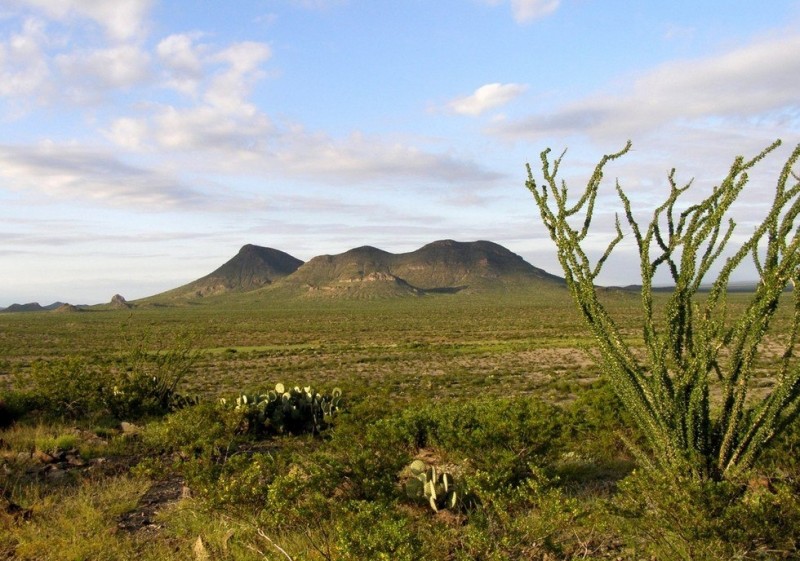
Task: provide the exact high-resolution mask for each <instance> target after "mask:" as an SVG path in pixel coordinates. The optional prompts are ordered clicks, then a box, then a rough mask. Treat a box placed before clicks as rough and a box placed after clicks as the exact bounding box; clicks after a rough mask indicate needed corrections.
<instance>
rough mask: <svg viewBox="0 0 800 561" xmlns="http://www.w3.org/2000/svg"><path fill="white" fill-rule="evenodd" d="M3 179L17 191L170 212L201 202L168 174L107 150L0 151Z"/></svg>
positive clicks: (55, 146) (5, 148)
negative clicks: (137, 164) (118, 156)
mask: <svg viewBox="0 0 800 561" xmlns="http://www.w3.org/2000/svg"><path fill="white" fill-rule="evenodd" d="M0 178H3V183H4V184H5V185H6V186H8V187H9V188H10V189H12V190H15V191H34V192H37V193H42V192H43V193H45V194H47V195H48V196H50V197H55V198H59V199H84V200H90V201H97V202H102V203H104V204H109V205H111V206H121V207H129V206H135V207H144V208H147V209H148V210H166V209H168V208H172V207H176V206H182V207H186V206H189V207H193V206H194V207H196V206H200V205H201V202H202V197H201V194H200V193H199V192H197V191H195V190H193V189H191V188H188V187H186V186H185V185H183V184H181V182H180V181H178V180H176V179H174V178H172V177H169V176H167V175H164V174H160V173H158V172H155V171H152V170H147V169H144V168H139V167H135V166H132V165H130V164H127V163H125V162H123V161H121V160H119V159H118V158H117V157H116V156H114V155H113V154H111V153H109V152H106V151H101V150H92V149H89V148H82V147H76V146H70V145H58V144H54V143H45V144H41V145H38V146H0Z"/></svg>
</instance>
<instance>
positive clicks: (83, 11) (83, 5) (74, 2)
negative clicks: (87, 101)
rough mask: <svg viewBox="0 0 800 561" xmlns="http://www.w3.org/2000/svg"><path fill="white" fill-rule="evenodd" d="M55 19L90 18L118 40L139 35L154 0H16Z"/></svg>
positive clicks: (141, 32) (144, 25)
mask: <svg viewBox="0 0 800 561" xmlns="http://www.w3.org/2000/svg"><path fill="white" fill-rule="evenodd" d="M12 4H16V5H18V6H23V7H30V8H34V9H36V10H39V11H40V12H41V13H43V14H45V15H46V16H47V17H49V18H52V19H56V20H62V21H64V20H69V19H72V18H88V19H90V20H92V21H94V22H96V23H97V24H99V25H100V26H102V27H103V29H104V30H105V32H106V34H107V35H108V36H109V37H110V38H112V39H114V40H117V41H128V40H131V39H136V38H140V37H141V36H142V35H143V34H144V31H145V27H146V18H147V16H148V14H149V12H150V7H151V6H152V4H153V0H13V2H12Z"/></svg>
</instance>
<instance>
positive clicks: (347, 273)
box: [280, 246, 423, 298]
mask: <svg viewBox="0 0 800 561" xmlns="http://www.w3.org/2000/svg"><path fill="white" fill-rule="evenodd" d="M395 258H396V255H394V254H392V253H389V252H386V251H383V250H382V249H378V248H376V247H371V246H362V247H357V248H355V249H351V250H349V251H346V252H344V253H340V254H338V255H320V256H318V257H314V258H313V259H311V260H310V261H308V262H307V263H305V264H303V265H302V266H301V267H299V268H298V269H297V271H295V272H294V273H293V274H292V275H290V276H288V277H286V278H285V279H284V280H283V281H282V282H281V283H280V286H281V287H282V288H284V289H290V290H291V289H294V290H299V291H301V292H303V293H305V294H307V295H309V296H346V297H349V298H387V297H395V296H419V295H421V294H423V291H422V290H420V289H419V288H417V287H414V286H411V285H410V284H409V283H408V282H407V281H405V280H404V279H402V278H399V277H398V276H396V275H394V274H392V272H391V268H392V264H393V262H394V260H395Z"/></svg>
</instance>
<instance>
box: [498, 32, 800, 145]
mask: <svg viewBox="0 0 800 561" xmlns="http://www.w3.org/2000/svg"><path fill="white" fill-rule="evenodd" d="M798 91H800V35H789V36H782V37H779V38H776V39H767V40H762V41H760V42H756V43H753V44H750V45H748V46H745V47H742V48H738V49H736V50H732V51H730V52H727V53H723V54H720V55H717V56H713V57H707V58H703V59H697V60H686V61H679V62H671V63H667V64H664V65H662V66H660V67H658V68H656V69H654V70H652V71H650V72H648V73H646V74H644V75H642V76H640V77H639V78H638V79H636V80H634V81H633V82H632V83H631V85H630V87H629V89H628V92H627V93H623V94H621V95H608V94H602V95H596V96H591V97H587V98H585V99H582V100H579V101H577V102H574V103H571V104H568V105H564V106H562V107H559V108H556V109H555V110H550V111H548V112H547V113H546V114H545V113H542V114H537V115H532V116H530V117H528V118H525V119H522V120H509V121H506V122H504V123H501V124H498V125H496V126H495V127H493V129H492V131H493V132H495V133H497V134H499V135H501V136H506V137H510V138H523V137H525V138H536V137H540V136H543V135H553V134H555V135H569V134H589V135H628V136H630V135H637V134H642V133H644V132H647V131H652V130H654V129H655V128H657V127H660V126H662V125H665V124H667V123H674V122H677V121H681V120H683V121H687V122H691V121H698V120H699V121H702V120H707V119H711V118H723V119H724V118H729V119H740V120H741V119H745V120H746V119H753V118H764V117H768V118H773V119H779V118H781V117H776V115H779V114H781V113H785V114H788V117H786V118H787V119H788V120H789V121H792V120H794V121H795V122H794V126H795V127H796V126H797V125H798V123H797V121H796V113H797V111H798V110H800V98H798V95H797V92H798ZM792 115H794V117H792Z"/></svg>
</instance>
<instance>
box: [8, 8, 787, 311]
mask: <svg viewBox="0 0 800 561" xmlns="http://www.w3.org/2000/svg"><path fill="white" fill-rule="evenodd" d="M0 119H2V121H3V122H2V127H0V208H2V216H3V218H2V220H1V221H0V306H7V305H9V304H11V303H14V302H30V301H39V302H41V303H49V302H52V301H55V300H61V301H67V302H71V303H97V302H105V301H108V300H110V298H111V296H112V295H113V294H115V293H120V294H122V295H124V296H125V297H126V298H128V299H134V298H140V297H144V296H148V295H151V294H155V293H157V292H161V291H163V290H167V289H169V288H173V287H175V286H178V285H181V284H184V283H186V282H189V281H191V280H194V279H196V278H198V277H200V276H203V275H205V274H207V273H208V272H210V271H211V270H213V269H215V268H216V267H217V266H219V265H221V264H222V263H223V262H225V261H226V260H227V259H229V258H230V257H232V256H233V255H235V254H236V252H237V251H238V249H239V247H241V246H242V245H244V244H245V243H254V244H258V245H264V246H268V247H274V248H277V249H280V250H283V251H286V252H288V253H291V254H292V255H294V256H296V257H298V258H300V259H303V260H307V259H310V258H311V257H313V256H315V255H319V254H324V253H331V254H333V253H341V252H343V251H346V250H348V249H350V248H352V247H356V246H359V245H374V246H377V247H380V248H382V249H384V250H387V251H392V252H404V251H411V250H414V249H417V248H418V247H420V246H422V245H424V244H426V243H429V242H431V241H434V240H439V239H446V238H450V239H456V240H460V241H471V240H478V239H488V240H492V241H495V242H497V243H500V244H503V245H504V246H506V247H508V248H509V249H511V250H512V251H514V252H516V253H518V254H520V255H522V256H523V257H524V258H525V259H527V260H528V261H529V262H531V263H533V264H534V265H537V266H539V267H542V268H544V269H546V270H548V271H550V272H553V273H557V274H560V270H559V269H558V264H557V261H556V260H555V253H554V251H553V248H552V244H551V242H550V241H549V239H547V238H546V235H545V232H544V230H543V228H542V226H541V225H540V221H539V219H538V214H537V210H536V208H535V206H534V203H533V201H532V199H531V197H530V194H529V193H528V192H527V191H526V189H525V187H524V181H525V178H526V173H525V163H526V162H531V163H532V164H537V162H538V159H539V153H540V152H541V151H542V150H543V149H544V148H547V147H552V148H553V150H554V152H556V153H560V152H561V151H562V150H563V149H564V148H568V152H567V155H566V157H565V161H564V164H563V168H562V169H563V173H564V177H565V179H566V180H567V181H568V184H569V185H570V186H572V188H573V189H574V192H576V193H577V192H578V191H579V189H580V187H581V185H582V184H583V183H585V181H586V179H587V178H588V176H589V175H590V173H591V168H592V167H593V165H594V163H595V162H596V161H597V160H598V159H599V158H600V157H601V156H602V155H603V154H604V153H607V152H612V151H616V150H618V149H619V148H621V147H622V146H623V145H624V143H625V141H626V140H627V139H631V140H632V141H633V143H634V150H633V152H632V153H631V154H629V155H628V156H626V157H625V158H624V159H623V160H620V161H618V162H615V163H614V164H613V166H611V167H610V168H609V170H608V173H607V176H608V186H607V188H606V189H605V191H604V193H605V194H604V195H603V196H602V197H601V199H600V205H601V206H600V207H599V209H598V222H597V230H596V232H597V234H596V235H595V236H593V237H592V238H591V239H590V240H589V243H590V244H592V247H595V248H597V250H598V251H599V248H601V247H603V245H604V243H605V242H606V241H607V239H608V231H609V230H608V228H609V227H610V224H611V220H612V219H613V215H614V212H615V211H617V210H618V209H619V202H618V201H617V200H616V198H615V195H614V191H613V182H614V180H615V179H618V180H619V181H620V183H621V185H622V186H623V187H624V188H625V189H626V190H627V191H628V192H629V194H630V195H631V198H632V199H633V201H634V203H635V205H636V207H637V208H638V209H640V211H641V213H642V216H646V215H647V214H648V213H649V211H650V210H651V209H652V207H653V206H654V205H655V204H657V203H658V202H660V200H661V199H662V198H663V196H664V193H665V189H666V177H667V174H668V172H669V170H670V168H672V167H676V168H677V177H678V178H679V180H681V181H688V180H689V179H690V178H695V190H696V192H697V193H698V195H697V196H700V194H702V193H704V192H707V190H708V189H710V188H711V187H712V186H713V185H714V183H715V182H717V181H719V180H720V179H721V178H722V177H723V176H724V174H725V172H726V171H727V168H728V167H729V166H730V163H731V162H732V160H733V158H734V157H735V156H736V155H738V154H744V155H752V154H755V153H757V152H758V151H759V150H760V149H762V148H763V147H765V146H766V145H767V144H769V143H770V142H771V141H772V140H774V139H775V138H782V139H783V140H784V141H785V145H784V147H783V148H781V149H780V150H779V151H778V152H777V153H776V154H774V155H773V156H771V157H770V158H769V159H768V160H767V161H765V162H764V164H763V165H762V166H760V168H759V169H758V170H757V172H756V173H754V174H753V177H752V185H751V187H750V189H749V190H748V191H747V192H746V193H745V194H744V195H743V197H742V201H741V204H740V205H739V207H738V208H737V209H736V211H735V212H736V214H735V216H736V218H737V221H738V222H739V233H740V235H743V234H746V233H747V231H748V228H750V229H752V225H753V224H754V223H757V222H758V221H759V217H760V216H761V215H760V214H759V211H762V210H763V208H764V207H763V205H764V203H765V200H766V198H768V194H769V193H771V191H772V189H773V188H774V178H775V170H776V169H778V167H779V166H780V165H782V163H783V159H785V157H786V155H787V154H788V152H789V151H790V150H791V148H793V147H794V146H795V145H796V144H797V143H798V142H800V134H798V133H799V132H800V2H798V1H796V0H793V1H789V0H771V1H770V2H766V3H754V2H740V1H725V2H722V1H709V2H696V1H693V2H688V1H686V2H684V1H672V2H637V3H634V2H621V1H615V0H602V1H601V0H435V1H434V0H244V1H238V2H236V3H231V2H217V1H210V0H209V1H204V2H196V1H191V2H189V1H169V2H167V1H157V0H115V1H114V2H110V1H107V0H59V1H58V2H53V1H52V0H0ZM704 190H706V191H704ZM734 242H735V240H734ZM637 271H638V263H637V261H636V259H635V258H634V255H633V254H632V252H631V247H630V245H623V246H620V248H619V250H618V252H617V254H616V255H615V257H614V258H613V259H612V260H611V261H610V262H609V265H608V267H607V269H606V272H605V273H604V274H603V276H602V277H601V279H600V281H601V282H603V283H606V284H629V283H634V282H637V280H638V278H637V276H636V275H637ZM742 274H743V275H746V274H747V272H746V271H745V272H743V273H742Z"/></svg>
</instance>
